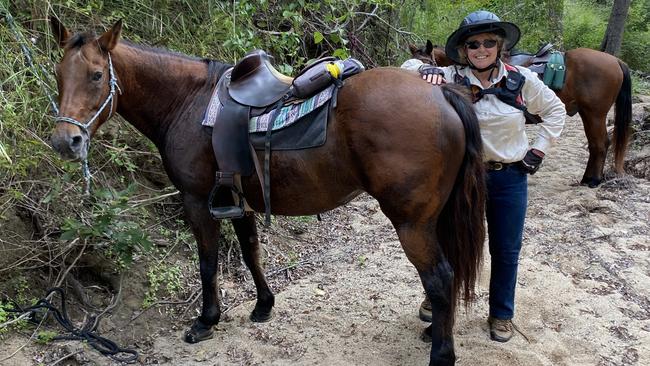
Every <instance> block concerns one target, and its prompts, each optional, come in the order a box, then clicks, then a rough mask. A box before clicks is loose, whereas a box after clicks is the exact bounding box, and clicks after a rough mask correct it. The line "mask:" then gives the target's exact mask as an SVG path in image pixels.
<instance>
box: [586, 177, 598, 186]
mask: <svg viewBox="0 0 650 366" xmlns="http://www.w3.org/2000/svg"><path fill="white" fill-rule="evenodd" d="M599 185H600V181H599V180H595V179H594V180H592V181H591V182H589V184H587V186H588V187H589V188H596V187H598V186H599Z"/></svg>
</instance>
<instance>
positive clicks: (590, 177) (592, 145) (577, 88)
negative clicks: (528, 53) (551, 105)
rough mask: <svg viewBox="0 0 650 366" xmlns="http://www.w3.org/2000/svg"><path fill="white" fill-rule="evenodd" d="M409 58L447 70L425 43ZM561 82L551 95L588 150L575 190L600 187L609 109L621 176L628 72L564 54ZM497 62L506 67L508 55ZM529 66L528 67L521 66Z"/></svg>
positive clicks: (587, 52)
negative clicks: (576, 120) (573, 119)
mask: <svg viewBox="0 0 650 366" xmlns="http://www.w3.org/2000/svg"><path fill="white" fill-rule="evenodd" d="M409 49H410V51H411V54H412V55H413V57H414V58H417V59H419V60H421V61H422V62H425V63H429V64H433V60H435V63H436V64H437V65H438V66H449V65H452V64H453V61H451V59H449V58H448V57H447V56H446V54H445V50H444V48H442V47H437V46H433V44H432V43H431V41H427V44H426V45H425V46H424V47H422V48H417V47H416V46H413V45H410V46H409ZM564 57H565V64H566V80H565V83H564V87H563V88H562V89H560V90H556V91H555V94H556V95H557V96H558V97H559V98H560V100H562V102H563V103H564V105H565V107H566V112H567V114H568V115H569V116H574V115H575V114H576V113H578V114H579V115H580V118H581V119H582V124H583V126H584V130H585V135H586V136H587V143H588V146H589V160H588V161H587V168H586V169H585V173H584V175H583V176H582V180H581V181H580V183H581V184H586V185H588V186H589V187H591V188H594V187H597V186H598V185H599V184H600V183H601V182H602V181H603V174H604V169H605V160H606V157H607V150H608V148H609V145H610V140H609V136H608V135H607V112H609V109H610V108H611V106H612V105H613V104H614V105H615V107H614V134H613V140H614V160H613V162H614V170H615V172H616V174H617V175H623V174H624V159H625V153H626V151H627V145H628V141H629V139H630V133H631V129H630V125H631V123H632V80H631V78H630V70H629V68H628V66H627V65H626V64H625V62H623V61H622V60H620V59H619V58H617V57H615V56H612V55H610V54H608V53H605V52H600V51H596V50H592V49H589V48H576V49H572V50H568V51H566V53H565V55H564ZM502 59H503V60H504V61H505V62H508V55H507V54H505V55H503V57H502ZM523 66H530V65H523Z"/></svg>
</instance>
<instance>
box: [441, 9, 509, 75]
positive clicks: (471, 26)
mask: <svg viewBox="0 0 650 366" xmlns="http://www.w3.org/2000/svg"><path fill="white" fill-rule="evenodd" d="M481 33H495V34H498V35H500V36H501V37H503V40H504V44H505V49H506V50H510V49H512V48H513V47H514V46H515V45H516V44H517V42H519V37H521V31H520V30H519V27H517V25H515V24H514V23H510V22H502V21H501V20H500V19H499V18H498V17H497V16H496V15H494V14H493V13H491V12H489V11H484V10H479V11H475V12H473V13H471V14H469V15H468V16H467V17H465V19H463V21H462V22H461V23H460V26H459V27H458V29H456V31H454V33H452V34H451V35H450V36H449V38H447V43H446V44H445V53H446V54H447V57H449V58H450V59H451V60H453V61H454V62H456V63H458V64H461V65H464V64H466V63H467V61H466V60H461V59H460V55H459V54H458V46H460V45H462V43H463V42H465V40H466V39H467V38H468V37H470V36H473V35H475V34H481Z"/></svg>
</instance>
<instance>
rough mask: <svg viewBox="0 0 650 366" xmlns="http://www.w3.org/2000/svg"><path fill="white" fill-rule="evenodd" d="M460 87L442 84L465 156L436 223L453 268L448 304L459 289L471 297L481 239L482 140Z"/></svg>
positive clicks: (442, 244) (483, 188)
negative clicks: (458, 121) (456, 120)
mask: <svg viewBox="0 0 650 366" xmlns="http://www.w3.org/2000/svg"><path fill="white" fill-rule="evenodd" d="M464 89H465V88H463V89H458V86H453V85H451V84H448V85H444V86H443V87H442V93H443V95H444V96H445V99H446V100H447V101H448V102H449V104H451V105H452V107H453V108H454V109H455V110H456V113H458V116H459V117H460V119H461V121H462V122H463V126H464V128H465V157H464V159H463V163H462V165H461V168H460V171H459V172H458V176H457V177H456V183H455V184H454V188H453V189H452V191H451V194H450V195H449V199H448V200H447V203H446V204H445V207H444V208H443V210H442V212H441V214H440V217H439V219H438V225H437V235H438V240H439V241H440V245H441V247H442V250H443V252H444V253H445V255H446V257H447V260H448V261H449V263H450V264H451V266H452V268H453V269H454V284H453V286H454V287H453V292H452V296H453V301H452V304H456V303H457V300H458V297H457V296H458V294H459V292H460V291H461V290H462V295H463V298H464V300H465V303H466V304H467V303H468V302H469V301H470V300H471V298H472V294H473V293H474V284H475V282H476V277H477V275H478V271H479V267H480V264H481V260H482V257H483V241H484V240H485V224H484V222H483V219H484V217H485V190H486V187H485V168H484V165H483V143H482V140H481V133H480V131H479V126H478V119H477V118H476V114H475V113H474V109H473V107H472V104H471V103H470V102H469V100H468V99H467V98H466V97H464V96H463V95H461V93H462V91H463V90H464Z"/></svg>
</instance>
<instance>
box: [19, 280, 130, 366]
mask: <svg viewBox="0 0 650 366" xmlns="http://www.w3.org/2000/svg"><path fill="white" fill-rule="evenodd" d="M55 292H56V293H58V294H59V297H60V298H61V305H60V307H59V308H57V307H56V306H54V304H53V303H52V302H51V301H50V300H48V298H49V297H50V296H51V295H52V294H53V293H55ZM65 302H66V301H65V292H64V290H63V289H62V288H60V287H53V288H51V289H49V290H47V293H46V295H45V297H44V298H42V299H40V300H38V301H37V302H36V304H34V305H33V306H30V307H28V308H25V309H22V308H20V307H19V309H10V310H8V311H11V312H21V313H31V318H32V320H34V317H35V314H36V311H37V310H39V309H45V311H46V313H45V314H47V313H48V312H50V313H51V314H52V316H54V319H56V321H58V322H59V324H60V325H61V326H62V327H63V328H64V329H65V330H66V331H67V332H69V333H70V334H69V335H58V336H56V337H54V338H53V339H54V340H77V341H84V342H85V343H87V344H88V345H90V346H91V347H93V348H94V349H96V350H97V351H98V352H99V353H101V354H102V355H104V356H107V357H110V358H112V359H113V360H115V361H117V362H124V363H134V362H135V361H136V360H137V359H138V352H137V351H136V350H133V349H128V348H122V347H120V346H118V345H117V343H115V342H113V341H112V340H110V339H108V338H104V337H101V336H100V335H99V334H98V331H97V326H98V325H99V319H100V317H101V314H100V315H98V316H96V317H95V316H90V317H89V318H88V321H86V323H85V324H84V325H83V326H81V327H80V328H77V327H75V326H74V325H73V324H72V321H70V317H69V316H68V311H67V309H66V306H65ZM120 354H126V355H127V356H120Z"/></svg>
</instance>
